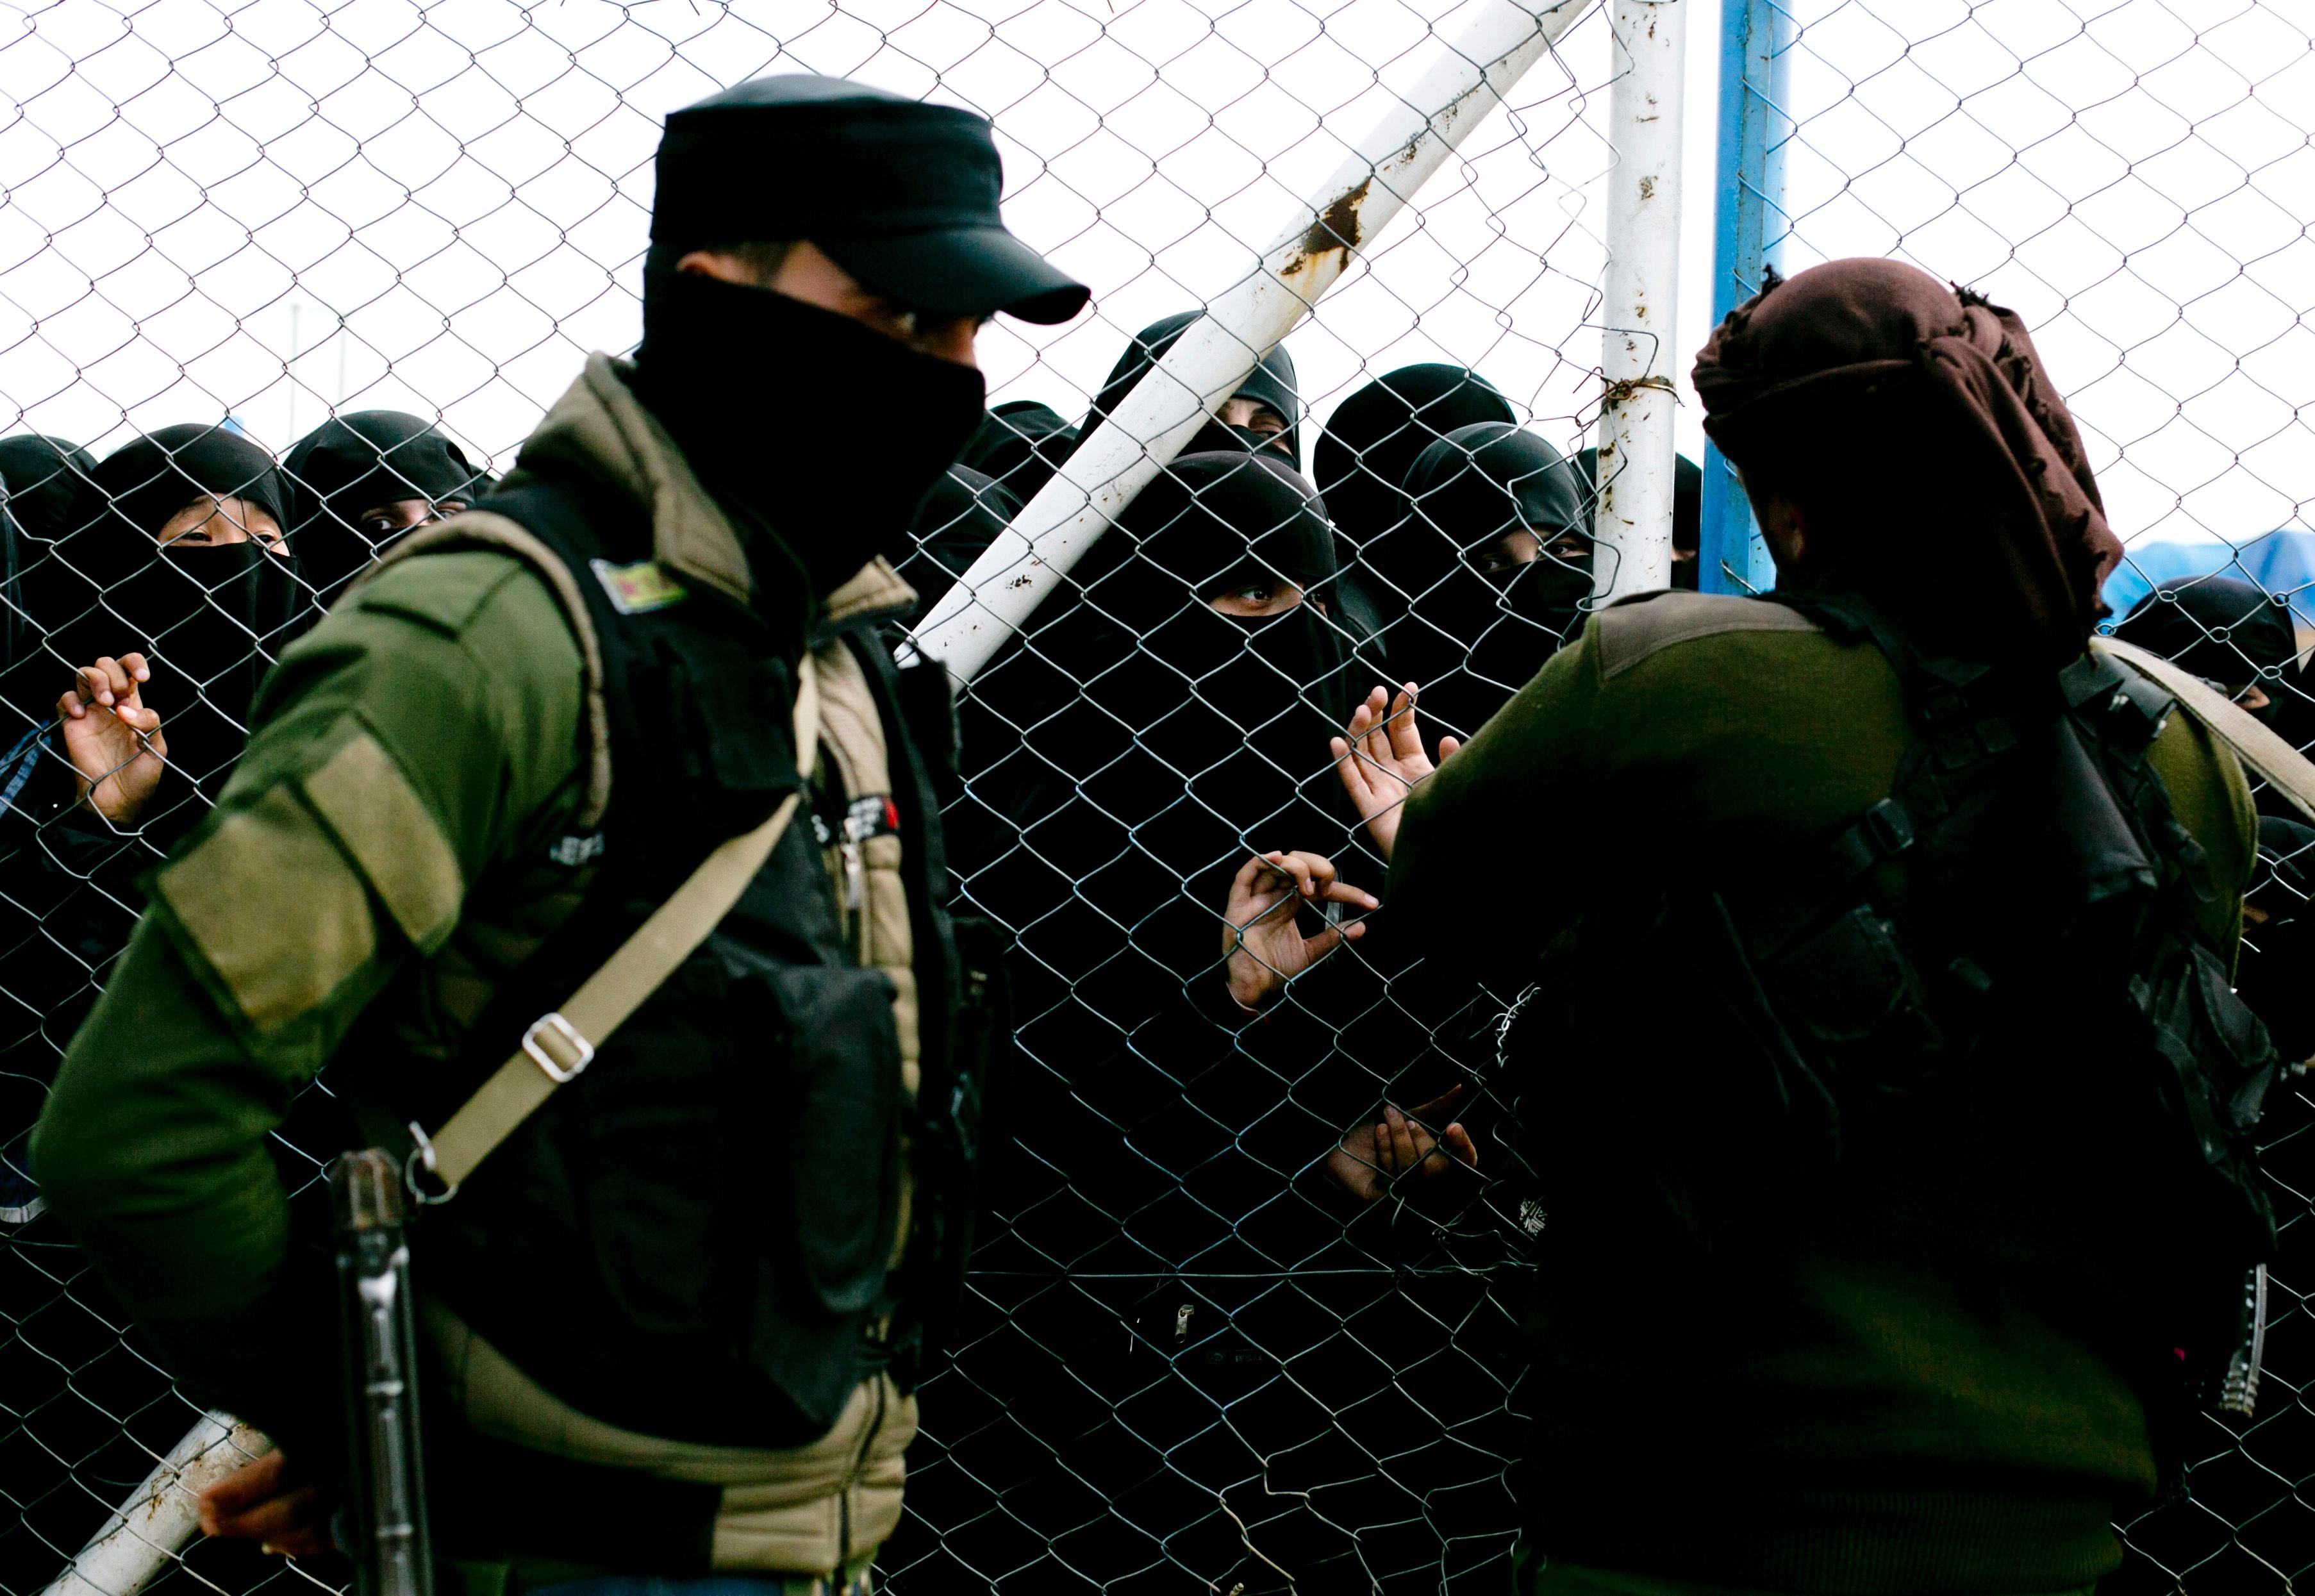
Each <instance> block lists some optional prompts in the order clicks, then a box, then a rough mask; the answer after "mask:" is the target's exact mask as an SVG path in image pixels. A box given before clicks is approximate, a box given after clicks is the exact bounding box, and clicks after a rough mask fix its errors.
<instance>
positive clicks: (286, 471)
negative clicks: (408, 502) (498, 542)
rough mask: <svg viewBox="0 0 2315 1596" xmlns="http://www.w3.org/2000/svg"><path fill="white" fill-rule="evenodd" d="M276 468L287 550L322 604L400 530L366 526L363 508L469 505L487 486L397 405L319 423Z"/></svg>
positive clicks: (456, 452)
mask: <svg viewBox="0 0 2315 1596" xmlns="http://www.w3.org/2000/svg"><path fill="white" fill-rule="evenodd" d="M281 472H282V474H283V476H285V477H286V478H287V479H288V490H289V515H290V519H289V520H288V522H286V523H285V524H284V525H285V528H286V529H287V530H288V534H289V547H290V551H291V552H292V553H294V554H296V555H297V572H298V574H299V575H300V576H302V577H303V578H304V579H305V580H306V583H307V584H308V585H310V586H311V587H312V588H313V590H314V593H315V598H316V599H317V600H318V601H319V603H321V604H322V605H323V606H324V607H327V606H328V604H329V603H330V601H331V600H332V599H335V598H336V597H337V595H338V592H339V590H341V588H343V587H344V586H345V584H346V583H347V582H349V581H351V580H352V579H353V578H354V576H355V575H356V574H357V573H358V572H360V571H361V570H363V569H364V568H365V567H366V566H368V564H369V563H370V562H371V561H373V560H375V559H377V556H378V554H379V553H380V552H381V551H382V550H383V549H384V548H385V546H386V545H387V544H389V543H392V542H393V541H394V540H395V538H396V537H399V536H402V534H401V533H400V532H398V531H397V532H392V533H387V534H386V535H384V536H379V535H378V534H377V533H374V532H371V531H369V530H368V529H367V528H364V527H362V525H361V524H360V521H359V517H360V515H361V513H362V511H364V510H376V509H377V508H378V507H379V506H381V505H386V504H391V503H395V502H396V501H400V500H404V499H425V500H430V501H433V502H435V503H437V504H439V503H441V502H443V501H448V500H456V501H459V502H460V503H465V504H471V503H473V502H474V501H475V500H476V499H477V498H479V497H480V496H481V495H482V494H483V492H486V491H487V490H488V488H489V485H490V478H489V477H488V476H487V475H486V474H484V473H483V472H482V471H480V470H478V469H477V468H476V467H475V465H472V464H471V463H470V462H469V461H468V460H467V458H466V453H465V451H464V450H462V449H460V448H458V446H457V444H455V443H453V442H451V441H450V440H449V439H448V438H445V437H444V436H443V435H442V434H441V432H440V431H439V430H437V429H435V428H434V427H432V426H430V425H429V424H428V423H427V422H425V421H421V420H420V419H419V418H418V417H416V416H414V415H406V414H404V412H401V411H398V410H359V411H355V412H353V413H351V414H350V415H342V416H336V417H333V418H332V419H331V420H329V421H324V422H323V423H322V424H321V425H320V426H319V427H316V428H315V429H314V430H312V431H311V432H308V433H306V436H305V437H303V438H301V439H298V440H297V442H296V443H295V444H294V445H292V446H291V447H290V449H289V453H288V456H286V457H284V458H283V460H282V462H281Z"/></svg>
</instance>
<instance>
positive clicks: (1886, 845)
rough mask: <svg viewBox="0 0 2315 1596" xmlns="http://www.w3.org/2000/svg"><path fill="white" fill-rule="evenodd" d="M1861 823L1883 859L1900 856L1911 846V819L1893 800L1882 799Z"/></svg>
mask: <svg viewBox="0 0 2315 1596" xmlns="http://www.w3.org/2000/svg"><path fill="white" fill-rule="evenodd" d="M1862 823H1863V825H1864V827H1865V830H1866V833H1867V835H1868V836H1869V837H1871V838H1873V845H1874V847H1876V849H1877V850H1878V851H1879V852H1880V854H1881V856H1882V857H1883V858H1888V857H1890V856H1893V855H1896V854H1902V853H1903V852H1904V851H1905V850H1906V849H1907V848H1909V847H1912V846H1913V817H1912V816H1911V815H1910V814H1908V813H1906V812H1905V806H1904V805H1903V803H1900V802H1898V801H1897V800H1896V799H1894V798H1884V799H1883V800H1881V802H1878V803H1876V804H1875V805H1874V806H1873V807H1872V808H1870V809H1868V810H1867V811H1865V818H1864V820H1863V822H1862Z"/></svg>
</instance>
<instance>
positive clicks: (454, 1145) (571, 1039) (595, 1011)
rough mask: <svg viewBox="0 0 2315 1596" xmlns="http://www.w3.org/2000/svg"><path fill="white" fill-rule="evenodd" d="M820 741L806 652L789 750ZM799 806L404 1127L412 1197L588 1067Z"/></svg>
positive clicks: (503, 1135)
mask: <svg viewBox="0 0 2315 1596" xmlns="http://www.w3.org/2000/svg"><path fill="white" fill-rule="evenodd" d="M819 740H820V679H819V676H818V673H817V671H816V669H814V666H813V661H812V657H811V656H810V655H806V656H805V657H804V658H803V661H802V662H801V664H800V667H799V669H798V671H797V676H796V696H795V746H796V747H797V748H799V749H811V748H812V747H814V746H816V745H817V744H818V742H819ZM802 800H803V794H801V793H792V794H789V795H788V796H787V797H786V798H785V800H783V801H782V802H781V804H780V806H779V807H778V808H777V809H776V810H774V811H772V815H771V818H770V819H768V820H766V821H764V823H763V824H761V825H759V826H758V827H757V828H756V829H754V830H752V831H749V832H746V833H743V834H742V835H741V836H738V837H734V838H731V839H730V840H729V841H727V842H725V843H724V844H723V846H722V847H718V848H717V849H716V850H715V851H714V853H712V854H710V855H708V856H707V859H706V862H705V864H703V865H700V867H699V868H698V869H697V870H696V871H695V872H693V873H692V875H691V878H690V879H689V880H688V881H687V882H684V883H683V885H682V886H680V887H679V888H677V889H676V891H675V893H674V895H673V896H671V897H670V898H669V899H668V900H667V901H666V902H664V903H662V904H661V905H660V906H659V908H658V909H656V910H654V911H653V912H652V917H651V918H649V919H647V920H645V921H644V922H643V925H642V926H641V927H638V928H637V930H636V931H635V933H634V935H632V936H630V937H628V938H627V940H626V941H625V943H624V944H621V945H620V948H619V951H618V952H617V953H613V954H612V955H611V957H610V959H609V961H608V962H606V963H605V964H604V965H603V967H602V968H601V969H599V970H598V971H595V973H594V974H593V975H591V976H590V977H588V978H587V980H586V982H585V984H583V985H582V986H581V987H580V988H579V989H578V990H577V991H575V992H573V993H572V995H571V997H570V998H569V999H568V1000H566V1001H565V1002H564V1003H563V1006H562V1007H560V1008H558V1009H556V1010H555V1011H554V1012H553V1013H551V1014H546V1015H541V1016H539V1018H537V1019H536V1020H534V1021H532V1022H531V1024H530V1026H529V1028H528V1030H526V1031H525V1032H524V1033H523V1035H522V1044H521V1045H520V1046H519V1048H517V1049H516V1050H515V1052H514V1054H513V1055H512V1056H511V1057H510V1058H509V1059H508V1060H507V1061H506V1062H505V1063H503V1064H501V1065H500V1066H499V1067H498V1068H497V1069H496V1070H495V1071H494V1072H493V1073H492V1076H491V1077H490V1079H488V1080H486V1081H484V1082H483V1086H482V1088H481V1089H480V1090H479V1091H477V1092H476V1093H475V1095H473V1096H472V1097H469V1098H468V1099H466V1103H465V1104H464V1105H463V1106H461V1107H460V1108H459V1110H458V1111H457V1113H454V1114H452V1115H451V1116H450V1118H449V1119H448V1122H445V1123H444V1124H443V1126H442V1128H441V1129H440V1130H439V1131H435V1132H434V1133H433V1134H432V1135H431V1136H428V1135H427V1133H426V1132H425V1131H423V1130H421V1128H420V1127H419V1126H418V1125H416V1124H414V1123H413V1124H412V1126H411V1127H410V1136H411V1139H412V1142H413V1143H414V1144H415V1147H416V1151H415V1152H414V1153H413V1154H412V1162H413V1167H412V1168H410V1169H409V1170H407V1171H405V1174H406V1175H407V1176H408V1178H409V1181H410V1185H411V1189H412V1191H413V1192H417V1193H420V1194H421V1197H422V1198H424V1199H425V1200H427V1201H443V1200H444V1199H445V1198H447V1197H448V1195H449V1194H450V1193H454V1192H456V1191H457V1189H458V1186H459V1184H460V1183H461V1182H463V1181H465V1180H466V1177H467V1176H469V1175H473V1174H474V1172H475V1169H477V1168H478V1167H480V1166H481V1165H482V1162H483V1159H485V1158H487V1157H490V1156H491V1153H492V1151H493V1150H494V1149H495V1148H497V1147H498V1146H499V1144H500V1143H501V1142H502V1141H504V1140H505V1139H507V1138H508V1137H509V1136H511V1135H512V1134H513V1133H514V1131H515V1129H516V1128H517V1127H518V1126H519V1125H520V1124H521V1123H522V1122H524V1121H525V1120H527V1119H528V1118H529V1117H530V1116H531V1114H532V1113H535V1112H536V1111H537V1109H538V1108H539V1107H540V1105H542V1104H545V1101H546V1100H547V1099H548V1098H549V1097H551V1096H553V1095H554V1091H555V1088H556V1087H558V1086H562V1085H563V1084H564V1083H565V1082H566V1081H569V1080H571V1079H572V1078H573V1077H576V1076H577V1075H578V1074H579V1072H580V1071H581V1070H583V1069H585V1068H587V1066H588V1065H589V1064H590V1062H592V1061H593V1060H594V1057H595V1050H596V1048H597V1047H598V1046H599V1045H600V1044H601V1043H603V1042H607V1041H608V1040H609V1039H610V1035H611V1033H613V1032H614V1031H616V1030H617V1029H618V1028H619V1026H620V1025H621V1024H623V1023H624V1022H625V1019H626V1018H627V1016H628V1015H631V1014H633V1013H634V1011H635V1010H636V1009H637V1008H638V1007H640V1006H642V1004H643V1000H644V999H645V998H649V997H650V996H651V995H652V993H653V992H655V991H657V990H658V989H659V988H660V985H661V983H662V982H663V981H665V980H667V978H668V977H669V976H670V975H672V974H673V973H674V972H675V970H676V967H677V966H678V965H679V964H681V963H682V962H684V961H685V960H686V959H687V958H689V957H690V956H691V954H692V952H693V950H695V949H696V948H697V947H698V946H699V944H701V943H703V942H705V941H706V940H707V937H708V934H709V933H711V932H712V931H714V929H715V927H717V926H718V925H720V924H722V922H723V917H724V916H725V915H727V914H729V913H730V912H731V910H732V905H733V904H735V903H737V902H738V901H739V900H740V894H741V892H743V891H746V890H747V886H748V883H749V882H751V881H753V880H754V879H755V877H756V873H757V872H758V870H760V869H762V868H763V865H764V861H765V860H767V859H768V858H770V857H771V854H772V850H773V848H775V847H777V846H778V845H779V840H780V838H781V837H782V836H783V835H784V834H785V832H786V830H787V829H788V822H789V821H790V820H794V818H795V812H796V809H797V806H798V804H799V803H800V802H802ZM416 1165H423V1166H424V1167H425V1170H426V1172H427V1174H429V1175H431V1176H433V1177H434V1179H435V1180H436V1181H439V1183H441V1186H442V1188H443V1189H442V1190H441V1191H440V1192H439V1193H430V1189H429V1187H427V1186H425V1185H421V1184H420V1182H419V1181H418V1179H417V1174H418V1171H417V1168H416V1167H415V1166H416Z"/></svg>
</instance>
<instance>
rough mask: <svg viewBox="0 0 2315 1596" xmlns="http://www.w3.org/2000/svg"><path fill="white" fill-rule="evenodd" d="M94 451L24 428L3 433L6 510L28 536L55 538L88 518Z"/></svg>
mask: <svg viewBox="0 0 2315 1596" xmlns="http://www.w3.org/2000/svg"><path fill="white" fill-rule="evenodd" d="M95 469H96V457H95V456H94V455H92V454H90V453H89V452H88V451H87V450H86V449H84V448H81V447H80V445H78V444H76V443H68V442H67V441H66V440H65V439H61V438H44V437H42V436H40V434H39V433H37V432H26V433H22V434H20V435H19V436H17V437H14V438H0V479H4V480H5V481H6V482H7V484H8V511H9V513H10V514H11V515H12V516H13V517H14V518H15V520H16V525H17V527H18V528H19V529H20V530H22V533H23V534H24V536H27V537H29V538H31V539H32V540H33V541H34V542H36V543H54V542H55V541H56V540H57V539H58V538H59V537H62V536H65V535H66V534H67V533H69V532H75V531H77V530H78V529H79V528H80V527H81V526H82V525H83V524H84V522H85V521H86V520H87V519H88V518H89V515H90V514H91V513H92V512H91V510H90V492H89V488H90V484H89V476H90V474H91V473H93V471H95Z"/></svg>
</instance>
